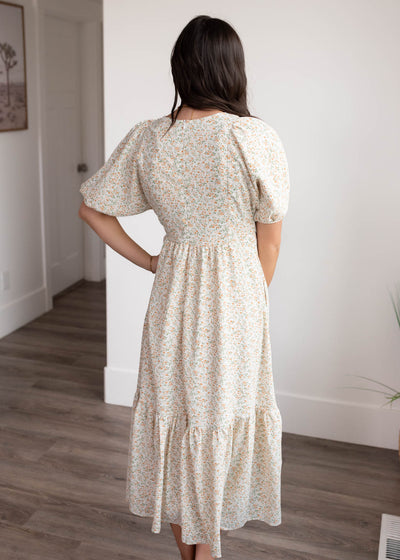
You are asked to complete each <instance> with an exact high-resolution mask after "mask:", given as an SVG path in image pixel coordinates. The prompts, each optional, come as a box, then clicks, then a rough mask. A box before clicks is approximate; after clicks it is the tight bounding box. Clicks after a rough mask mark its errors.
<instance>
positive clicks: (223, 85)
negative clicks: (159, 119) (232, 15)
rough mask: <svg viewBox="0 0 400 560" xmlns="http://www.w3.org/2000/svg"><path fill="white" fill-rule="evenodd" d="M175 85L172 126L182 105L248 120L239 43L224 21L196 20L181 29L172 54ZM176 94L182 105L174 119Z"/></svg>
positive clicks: (207, 17) (240, 45)
mask: <svg viewBox="0 0 400 560" xmlns="http://www.w3.org/2000/svg"><path fill="white" fill-rule="evenodd" d="M171 71H172V77H173V80H174V85H175V97H174V103H173V106H172V109H171V113H170V117H171V125H170V126H173V124H174V123H175V121H176V117H177V116H178V114H179V112H180V110H181V109H182V105H188V106H189V107H193V108H194V109H220V110H221V111H224V112H226V113H232V114H234V115H238V116H240V117H251V116H253V115H251V114H250V112H249V109H248V107H247V77H246V72H245V60H244V52H243V46H242V42H241V40H240V38H239V35H238V34H237V33H236V31H235V30H234V29H233V27H231V25H229V23H227V22H226V21H224V20H222V19H219V18H213V17H210V16H206V15H200V16H196V17H195V18H193V19H192V20H190V21H189V23H188V24H187V25H186V26H185V27H184V28H183V30H182V31H181V33H180V35H179V37H178V39H177V40H176V43H175V45H174V47H173V49H172V53H171ZM178 94H179V96H180V98H181V105H180V106H179V108H178V111H177V113H176V115H174V110H175V107H176V105H177V99H178Z"/></svg>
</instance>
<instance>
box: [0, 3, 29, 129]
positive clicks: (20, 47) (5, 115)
mask: <svg viewBox="0 0 400 560" xmlns="http://www.w3.org/2000/svg"><path fill="white" fill-rule="evenodd" d="M26 128H28V111H27V98H26V67H25V25H24V7H23V6H21V5H20V4H11V3H10V2H2V1H0V132H6V131H10V130H24V129H26Z"/></svg>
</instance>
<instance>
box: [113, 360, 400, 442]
mask: <svg viewBox="0 0 400 560" xmlns="http://www.w3.org/2000/svg"><path fill="white" fill-rule="evenodd" d="M136 386H137V372H136V371H133V370H128V369H116V368H110V367H106V368H104V395H105V399H104V400H105V402H106V403H109V404H117V405H122V406H131V405H132V402H133V397H134V394H135V390H136ZM276 399H277V402H278V407H279V410H280V411H281V415H282V428H283V431H284V432H288V433H292V434H299V435H304V436H311V437H318V438H324V439H329V440H334V441H342V442H347V443H356V444H360V445H371V446H374V447H382V448H386V449H396V450H397V449H398V439H399V428H400V409H398V408H397V409H396V408H394V407H393V409H390V407H388V406H387V407H384V408H382V407H379V406H374V405H363V404H360V403H356V402H345V401H335V400H329V399H319V398H316V397H307V396H306V395H294V394H289V393H284V392H279V391H277V392H276Z"/></svg>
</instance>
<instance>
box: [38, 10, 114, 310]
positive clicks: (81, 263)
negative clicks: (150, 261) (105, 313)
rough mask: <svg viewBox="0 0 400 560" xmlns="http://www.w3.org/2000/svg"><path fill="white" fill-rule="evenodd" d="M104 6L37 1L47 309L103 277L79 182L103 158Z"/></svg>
mask: <svg viewBox="0 0 400 560" xmlns="http://www.w3.org/2000/svg"><path fill="white" fill-rule="evenodd" d="M101 15H102V10H101V4H100V3H99V4H94V3H93V2H89V1H88V0H80V1H79V4H77V3H76V2H62V1H56V2H54V0H52V1H51V2H48V1H44V2H42V3H41V6H40V16H39V17H40V25H39V29H40V33H39V37H40V43H41V44H40V63H41V64H40V66H41V70H40V73H41V88H42V95H41V129H42V134H41V138H42V142H41V147H42V178H43V191H42V192H43V216H44V228H43V229H44V240H43V243H44V254H45V265H44V266H45V278H46V288H47V298H46V310H49V309H51V308H52V307H53V296H55V295H56V294H58V293H60V292H62V291H65V290H66V289H68V288H69V287H71V286H73V285H76V284H77V283H79V282H80V281H81V280H82V279H86V280H94V281H100V280H103V279H104V277H105V263H104V259H105V247H104V243H103V242H102V241H101V239H99V238H98V237H97V236H95V235H94V232H91V231H89V228H88V226H87V225H86V224H85V223H84V222H83V221H82V220H81V219H80V218H79V216H78V209H79V206H80V203H81V200H82V196H81V194H80V192H79V187H80V184H81V183H82V182H83V181H84V180H85V179H87V178H88V177H89V176H90V175H92V174H93V173H94V172H95V171H96V170H97V169H98V168H99V167H100V166H101V165H102V164H103V161H104V140H103V135H104V132H103V79H102V22H101Z"/></svg>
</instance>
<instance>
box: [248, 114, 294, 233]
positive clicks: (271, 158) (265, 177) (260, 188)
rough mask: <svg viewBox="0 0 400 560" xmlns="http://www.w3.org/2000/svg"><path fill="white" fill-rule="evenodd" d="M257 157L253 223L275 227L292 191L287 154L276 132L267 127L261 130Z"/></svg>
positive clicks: (286, 207) (285, 210) (282, 215)
mask: <svg viewBox="0 0 400 560" xmlns="http://www.w3.org/2000/svg"><path fill="white" fill-rule="evenodd" d="M255 155H256V157H255V159H254V165H255V168H254V173H255V175H254V178H255V184H256V187H257V204H256V210H255V214H254V221H256V222H262V223H265V224H273V223H275V222H279V221H281V220H282V219H283V217H284V216H285V215H286V212H287V210H288V206H289V191H290V180H289V167H288V162H287V158H286V153H285V149H284V146H283V143H282V140H281V139H280V137H279V135H278V133H277V132H276V130H275V129H273V128H272V127H270V126H268V125H266V126H265V127H263V128H262V129H261V133H260V135H259V138H258V141H257V143H256V154H255Z"/></svg>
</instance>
